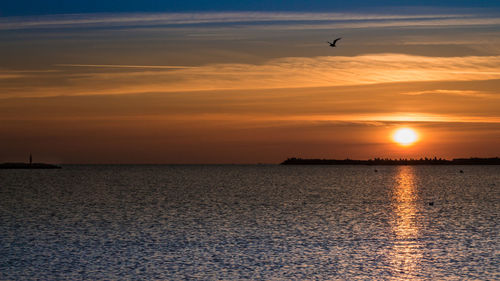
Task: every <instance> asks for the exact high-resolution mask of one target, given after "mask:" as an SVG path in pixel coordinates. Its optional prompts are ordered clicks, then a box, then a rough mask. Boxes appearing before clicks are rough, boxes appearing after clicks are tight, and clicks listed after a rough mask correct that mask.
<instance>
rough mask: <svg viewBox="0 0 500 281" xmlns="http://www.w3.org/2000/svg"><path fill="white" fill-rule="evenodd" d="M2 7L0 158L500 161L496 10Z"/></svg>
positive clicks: (494, 4) (448, 4) (98, 4)
mask: <svg viewBox="0 0 500 281" xmlns="http://www.w3.org/2000/svg"><path fill="white" fill-rule="evenodd" d="M4 2H6V3H1V4H0V53H1V54H2V56H1V58H0V136H1V137H0V146H1V147H2V149H1V150H0V162H11V161H26V160H27V159H28V155H29V153H32V154H33V157H34V160H35V161H40V162H42V161H43V162H54V163H97V164H99V163H117V164H119V163H153V164H172V163H177V164H199V163H217V164H218V163H220V164H229V163H279V162H281V161H283V160H285V159H286V158H288V157H302V158H335V159H345V158H351V159H369V158H374V157H382V158H420V157H434V156H436V157H443V158H448V159H451V158H457V157H471V156H474V157H495V156H500V92H499V89H500V2H498V1H361V0H353V1H347V3H346V1H297V0H296V1H201V0H199V1H152V0H150V1H140V2H139V1H61V0H59V1H55V0H48V1H4ZM435 2H439V3H435ZM337 37H342V39H341V40H340V41H339V42H338V43H337V47H336V48H331V47H329V45H328V44H327V43H326V42H327V41H332V40H333V39H334V38H337ZM402 127H410V128H412V129H414V130H415V131H416V132H417V134H418V135H419V140H418V141H417V142H416V143H414V144H413V145H410V146H401V145H398V144H396V143H394V141H393V140H392V134H393V133H394V131H395V130H397V129H398V128H402Z"/></svg>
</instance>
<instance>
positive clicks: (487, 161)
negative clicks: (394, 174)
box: [280, 157, 500, 166]
mask: <svg viewBox="0 0 500 281" xmlns="http://www.w3.org/2000/svg"><path fill="white" fill-rule="evenodd" d="M280 165H388V166H396V165H500V158H498V157H494V158H475V157H473V158H455V159H453V160H447V159H441V158H420V159H382V158H375V159H369V160H353V159H344V160H337V159H302V158H288V159H287V160H285V161H283V162H282V163H281V164H280Z"/></svg>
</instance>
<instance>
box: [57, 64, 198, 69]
mask: <svg viewBox="0 0 500 281" xmlns="http://www.w3.org/2000/svg"><path fill="white" fill-rule="evenodd" d="M54 66H67V67H90V68H141V69H183V68H194V67H193V66H179V65H120V64H55V65H54Z"/></svg>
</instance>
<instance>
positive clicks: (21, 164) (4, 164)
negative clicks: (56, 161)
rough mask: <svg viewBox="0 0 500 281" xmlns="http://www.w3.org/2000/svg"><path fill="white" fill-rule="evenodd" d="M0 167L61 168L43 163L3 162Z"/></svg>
mask: <svg viewBox="0 0 500 281" xmlns="http://www.w3.org/2000/svg"><path fill="white" fill-rule="evenodd" d="M0 169H61V166H57V165H52V164H45V163H3V164H0Z"/></svg>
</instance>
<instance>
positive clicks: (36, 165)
mask: <svg viewBox="0 0 500 281" xmlns="http://www.w3.org/2000/svg"><path fill="white" fill-rule="evenodd" d="M0 169H61V167H60V166H57V165H52V164H45V163H33V155H32V154H31V153H30V156H29V163H23V162H14V163H3V164H0Z"/></svg>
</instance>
